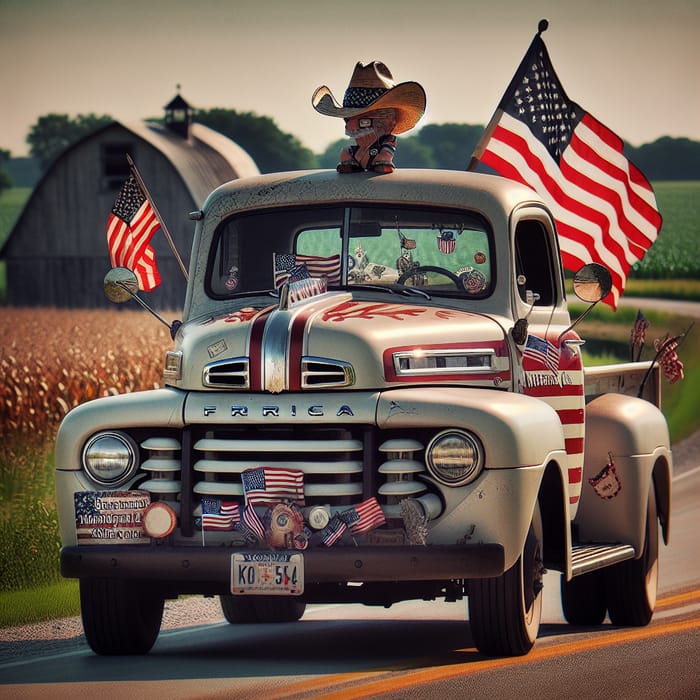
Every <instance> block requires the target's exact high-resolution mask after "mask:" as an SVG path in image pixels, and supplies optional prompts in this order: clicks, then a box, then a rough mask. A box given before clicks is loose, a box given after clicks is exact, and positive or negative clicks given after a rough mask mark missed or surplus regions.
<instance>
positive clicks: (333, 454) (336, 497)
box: [192, 437, 363, 505]
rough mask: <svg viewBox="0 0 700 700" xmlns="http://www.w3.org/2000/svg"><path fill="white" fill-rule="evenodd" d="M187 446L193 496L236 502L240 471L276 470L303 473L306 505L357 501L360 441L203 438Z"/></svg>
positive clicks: (360, 485) (240, 492) (359, 493)
mask: <svg viewBox="0 0 700 700" xmlns="http://www.w3.org/2000/svg"><path fill="white" fill-rule="evenodd" d="M193 447H194V452H195V455H194V463H193V467H192V468H193V470H194V472H195V476H194V486H193V491H194V493H195V494H199V495H217V496H221V497H229V498H231V497H233V498H242V497H243V485H242V481H241V474H242V473H243V472H244V471H245V470H246V469H258V468H261V467H278V468H287V469H297V470H299V471H302V472H304V495H305V500H306V504H307V505H313V504H314V503H352V502H355V501H357V500H361V499H362V492H363V491H362V490H363V482H362V473H363V469H362V441H361V440H357V439H354V438H339V439H319V438H313V439H304V438H286V437H284V438H268V439H246V438H242V439H222V438H216V437H207V438H203V439H201V440H197V441H196V442H195V444H194V446H193ZM347 499H350V500H349V501H348V500H347Z"/></svg>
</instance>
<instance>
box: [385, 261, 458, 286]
mask: <svg viewBox="0 0 700 700" xmlns="http://www.w3.org/2000/svg"><path fill="white" fill-rule="evenodd" d="M423 272H436V273H437V274H439V275H444V276H445V277H447V278H449V279H450V280H452V282H453V283H454V285H455V287H457V289H459V290H460V291H464V286H463V285H462V281H461V280H460V279H459V277H457V275H455V274H454V272H450V271H449V270H446V269H445V268H444V267H438V266H437V265H419V266H418V267H412V268H411V269H410V270H406V272H404V273H403V274H402V275H400V276H399V278H398V279H397V280H396V283H397V284H403V283H404V282H405V281H406V280H407V279H408V278H409V277H413V276H414V275H420V274H421V273H423Z"/></svg>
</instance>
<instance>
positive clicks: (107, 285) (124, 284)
mask: <svg viewBox="0 0 700 700" xmlns="http://www.w3.org/2000/svg"><path fill="white" fill-rule="evenodd" d="M138 291H139V283H138V281H137V280H136V275H135V274H134V273H133V272H132V271H131V270H129V269H128V268H126V267H113V268H112V269H111V270H110V271H109V272H108V273H107V274H106V275H105V279H104V292H105V296H106V297H107V299H109V300H110V301H111V302H113V303H114V304H123V303H124V302H125V301H129V299H133V298H134V297H135V296H136V293H137V292H138Z"/></svg>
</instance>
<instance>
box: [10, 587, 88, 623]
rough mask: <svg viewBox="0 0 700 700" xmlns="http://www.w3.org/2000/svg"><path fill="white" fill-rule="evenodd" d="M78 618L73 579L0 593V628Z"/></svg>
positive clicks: (77, 599) (77, 594)
mask: <svg viewBox="0 0 700 700" xmlns="http://www.w3.org/2000/svg"><path fill="white" fill-rule="evenodd" d="M77 615H80V594H79V592H78V582H77V580H75V579H65V580H63V581H59V582H58V583H54V584H52V585H50V586H40V587H38V588H27V589H24V590H21V591H2V592H0V627H15V626H17V625H29V624H32V623H34V622H44V621H45V620H56V619H59V618H61V617H75V616H77Z"/></svg>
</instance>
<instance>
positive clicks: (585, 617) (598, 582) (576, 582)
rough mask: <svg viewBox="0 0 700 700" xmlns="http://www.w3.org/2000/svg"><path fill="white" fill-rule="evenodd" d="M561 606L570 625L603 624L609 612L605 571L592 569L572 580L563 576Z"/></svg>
mask: <svg viewBox="0 0 700 700" xmlns="http://www.w3.org/2000/svg"><path fill="white" fill-rule="evenodd" d="M561 607H562V610H563V611H564V617H565V618H566V621H567V622H568V623H569V624H570V625H580V626H584V627H595V626H597V625H600V624H602V623H603V620H605V614H606V612H607V603H606V600H605V577H604V575H603V572H602V571H592V572H591V573H589V574H583V575H582V576H577V577H576V578H573V579H571V581H567V580H566V579H565V578H564V577H563V576H562V579H561Z"/></svg>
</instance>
